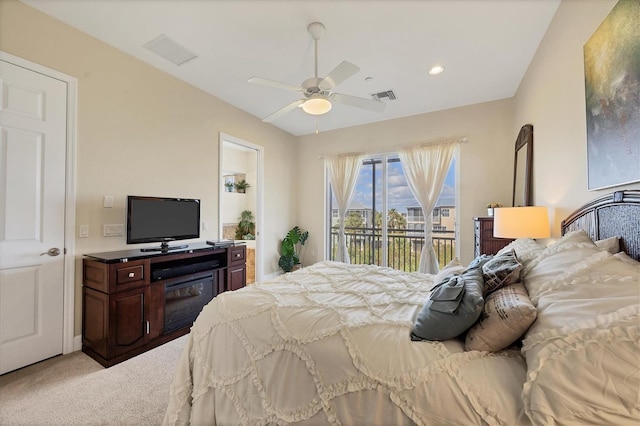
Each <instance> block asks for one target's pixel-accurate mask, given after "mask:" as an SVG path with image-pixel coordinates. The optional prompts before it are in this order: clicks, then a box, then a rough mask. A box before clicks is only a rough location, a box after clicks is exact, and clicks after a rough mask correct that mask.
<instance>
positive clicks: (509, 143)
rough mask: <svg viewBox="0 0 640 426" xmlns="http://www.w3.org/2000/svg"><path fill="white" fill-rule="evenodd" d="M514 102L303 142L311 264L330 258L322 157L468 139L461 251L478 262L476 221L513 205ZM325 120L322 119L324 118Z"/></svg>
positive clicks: (302, 207) (302, 198) (302, 184)
mask: <svg viewBox="0 0 640 426" xmlns="http://www.w3.org/2000/svg"><path fill="white" fill-rule="evenodd" d="M512 111H513V101H512V100H511V99H506V100H500V101H494V102H487V103H483V104H477V105H471V106H467V107H462V108H455V109H450V110H445V111H438V112H433V113H428V114H421V115H416V116H411V117H405V118H400V119H395V120H388V121H381V122H378V123H373V124H368V125H364V126H356V127H350V128H346V129H341V130H335V131H330V132H322V133H319V134H317V135H316V134H313V135H308V136H303V137H300V138H299V141H300V142H299V143H300V151H299V155H298V170H297V175H298V201H299V202H298V209H299V210H298V218H300V219H299V222H300V223H299V225H300V226H301V227H302V228H304V229H306V230H308V231H309V235H310V236H309V241H308V242H307V244H309V247H308V248H307V250H306V252H305V263H313V262H315V261H318V260H322V259H323V258H324V248H323V247H324V240H325V238H326V236H325V231H324V220H325V216H324V215H325V211H326V206H325V199H324V196H323V194H324V191H325V172H324V162H323V160H322V159H320V158H319V157H320V156H324V155H330V154H338V153H343V152H367V153H377V152H389V151H394V150H397V148H398V147H399V146H402V145H410V144H415V143H419V142H420V141H426V140H433V139H438V138H447V137H457V136H466V137H467V138H468V142H467V143H463V144H461V145H460V151H459V156H458V158H459V160H458V165H459V174H458V179H459V185H460V186H459V188H460V191H459V194H460V200H459V209H458V210H457V212H456V216H457V220H458V222H459V224H460V228H459V229H460V239H459V242H460V244H459V248H460V256H461V259H462V260H463V261H465V262H468V261H471V259H472V258H473V217H475V216H484V215H486V213H487V211H486V208H485V206H486V204H487V203H488V202H491V201H496V202H501V203H503V204H505V205H508V204H510V203H511V188H512V179H513V144H514V142H515V139H516V136H517V134H518V132H517V130H516V131H515V132H514V131H513V129H512V123H513V113H512ZM321 120H322V118H321Z"/></svg>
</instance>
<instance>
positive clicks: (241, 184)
mask: <svg viewBox="0 0 640 426" xmlns="http://www.w3.org/2000/svg"><path fill="white" fill-rule="evenodd" d="M235 186H236V191H238V192H240V193H245V192H247V188H249V187H250V186H251V185H249V183H248V182H247V181H246V180H244V179H241V180H239V181H237V182H236V184H235Z"/></svg>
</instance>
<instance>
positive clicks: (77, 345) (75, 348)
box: [73, 334, 82, 352]
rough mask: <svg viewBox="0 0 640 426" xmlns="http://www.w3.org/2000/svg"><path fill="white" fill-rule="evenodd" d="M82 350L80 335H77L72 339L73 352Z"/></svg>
mask: <svg viewBox="0 0 640 426" xmlns="http://www.w3.org/2000/svg"><path fill="white" fill-rule="evenodd" d="M80 349H82V335H80V334H79V335H77V336H74V337H73V351H74V352H75V351H79V350H80Z"/></svg>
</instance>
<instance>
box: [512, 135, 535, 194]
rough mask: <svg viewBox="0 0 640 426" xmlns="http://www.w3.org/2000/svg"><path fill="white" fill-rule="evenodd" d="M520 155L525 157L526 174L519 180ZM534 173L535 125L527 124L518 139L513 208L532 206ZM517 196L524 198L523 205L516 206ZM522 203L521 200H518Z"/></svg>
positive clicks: (515, 157)
mask: <svg viewBox="0 0 640 426" xmlns="http://www.w3.org/2000/svg"><path fill="white" fill-rule="evenodd" d="M518 154H520V155H524V167H525V169H524V174H523V175H522V176H523V177H522V178H521V179H520V180H521V182H520V181H519V180H518ZM532 173H533V125H532V124H525V125H524V126H522V127H521V128H520V132H519V133H518V138H517V139H516V145H515V155H514V158H513V194H512V202H511V205H512V206H513V207H519V206H530V205H532V204H531V201H532V200H531V193H532V190H531V189H532V186H533V180H532V176H531V175H532ZM516 194H518V195H521V196H522V204H516ZM518 202H520V199H518Z"/></svg>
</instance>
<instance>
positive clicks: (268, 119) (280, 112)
mask: <svg viewBox="0 0 640 426" xmlns="http://www.w3.org/2000/svg"><path fill="white" fill-rule="evenodd" d="M304 101H305V99H298V100H297V101H293V102H291V103H290V104H289V105H287V106H286V107H284V108H281V109H279V110H277V111H276V112H274V113H273V114H271V115H270V116H268V117H265V118H263V119H262V121H264V122H265V123H271V122H272V121H273V120H275V119H276V118H278V117H280V116H281V115H284V114H286V113H288V112H289V111H291V110H293V109H295V108H296V107H298V106H300V105H302V104H303V103H304Z"/></svg>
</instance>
